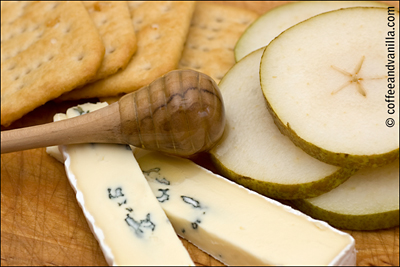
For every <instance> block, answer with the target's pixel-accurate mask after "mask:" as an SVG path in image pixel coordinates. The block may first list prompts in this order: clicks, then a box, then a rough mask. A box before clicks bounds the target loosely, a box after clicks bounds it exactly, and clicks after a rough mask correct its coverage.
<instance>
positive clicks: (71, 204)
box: [1, 1, 399, 266]
mask: <svg viewBox="0 0 400 267" xmlns="http://www.w3.org/2000/svg"><path fill="white" fill-rule="evenodd" d="M284 2H287V1H284ZM284 2H274V1H267V2H261V1H256V2H244V1H239V2H233V1H226V2H222V3H223V4H227V5H235V6H239V7H242V8H248V9H251V10H254V11H256V12H258V13H260V14H262V13H264V12H265V11H267V10H269V9H270V8H272V7H275V6H277V5H281V4H283V3H284ZM390 4H392V5H394V6H396V7H397V8H398V6H399V4H398V2H394V1H390ZM84 102H86V101H84ZM78 103H82V101H80V102H79V101H75V102H67V103H60V104H55V103H52V102H50V103H48V104H46V105H44V106H42V107H40V108H38V109H36V110H34V111H33V112H31V113H29V114H27V115H26V116H24V117H23V118H22V119H20V120H18V121H16V122H15V123H13V124H12V125H11V126H10V127H8V128H4V127H2V130H4V129H12V128H20V127H26V126H31V125H37V124H42V123H47V122H50V121H51V120H52V116H53V115H54V114H55V113H57V112H65V110H66V109H67V108H68V107H70V106H73V105H76V104H78ZM197 162H198V163H199V164H201V165H203V166H205V167H207V168H209V169H211V170H212V171H215V169H214V168H213V166H212V165H211V164H210V163H209V161H208V159H207V157H206V156H204V157H203V156H200V157H199V158H198V159H197ZM347 232H348V233H350V234H351V235H352V236H353V237H354V238H355V240H356V249H357V250H358V255H357V265H359V266H372V265H382V266H383V265H386V266H390V265H393V266H398V265H399V227H396V228H391V229H387V230H381V231H347ZM182 243H183V244H184V246H185V247H186V248H187V250H188V251H189V253H190V255H191V257H192V259H193V260H194V261H195V263H196V265H198V266H222V264H221V263H220V262H218V261H217V260H215V259H213V258H212V257H210V256H208V255H207V254H206V253H204V252H203V251H201V250H199V249H197V248H196V247H195V246H193V245H192V244H190V243H189V242H187V241H186V240H182ZM1 265H2V266H8V265H13V266H15V265H45V266H53V265H63V266H66V265H84V266H87V265H96V266H106V265H107V264H106V261H105V259H104V257H103V254H102V252H101V249H100V247H99V245H98V243H97V241H96V239H95V238H94V236H93V234H92V233H91V231H90V229H89V226H88V224H87V222H86V219H85V217H84V216H83V213H82V210H81V209H80V207H79V205H78V203H77V201H76V199H75V194H74V192H73V190H72V188H71V187H70V185H69V182H68V180H67V177H66V175H65V171H64V166H63V165H62V164H61V163H59V162H58V161H56V160H55V159H53V158H52V157H50V156H49V155H47V154H46V152H45V149H44V148H40V149H32V150H26V151H20V152H14V153H9V154H3V155H1Z"/></svg>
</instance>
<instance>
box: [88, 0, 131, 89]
mask: <svg viewBox="0 0 400 267" xmlns="http://www.w3.org/2000/svg"><path fill="white" fill-rule="evenodd" d="M82 3H83V5H84V6H85V7H86V9H87V11H88V12H89V15H90V17H91V18H92V20H93V22H94V24H95V25H96V27H97V30H98V31H99V33H100V36H101V38H102V40H103V44H104V47H105V54H104V58H103V62H102V64H101V66H100V69H99V70H98V71H97V74H96V76H95V77H94V78H93V79H92V80H91V81H90V82H94V81H97V80H100V79H103V78H105V77H107V76H110V75H112V74H114V73H116V72H117V71H118V70H120V69H124V68H125V67H126V65H127V64H128V62H129V61H130V60H131V58H132V56H133V54H134V53H135V52H136V48H137V46H136V34H135V29H134V28H133V24H132V22H131V14H130V12H129V7H128V4H127V2H125V1H111V2H110V1H84V2H82Z"/></svg>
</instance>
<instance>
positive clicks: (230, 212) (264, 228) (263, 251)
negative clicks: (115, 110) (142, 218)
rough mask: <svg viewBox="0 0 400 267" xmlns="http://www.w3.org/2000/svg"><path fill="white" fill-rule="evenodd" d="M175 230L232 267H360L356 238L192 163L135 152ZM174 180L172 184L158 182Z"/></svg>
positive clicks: (170, 182)
mask: <svg viewBox="0 0 400 267" xmlns="http://www.w3.org/2000/svg"><path fill="white" fill-rule="evenodd" d="M134 153H135V157H136V158H137V160H138V163H139V165H140V167H141V168H142V170H143V173H144V174H145V177H146V179H147V181H148V182H149V185H150V187H151V188H152V190H153V193H154V194H155V195H156V196H159V195H158V194H159V192H160V191H159V189H161V188H162V189H165V188H168V189H169V190H168V193H169V199H168V201H163V202H160V204H161V206H162V207H163V209H164V211H165V213H166V214H167V216H168V218H169V220H170V221H171V223H172V225H173V226H174V228H175V231H176V232H177V233H178V234H179V235H181V236H182V237H184V238H185V239H187V240H188V241H190V242H191V243H193V244H194V245H196V246H197V247H199V248H200V249H202V250H203V251H205V252H207V253H208V254H210V255H212V256H213V257H215V258H216V259H218V260H220V261H222V262H223V263H225V264H227V265H253V266H254V265H308V266H311V265H346V264H347V265H355V263H356V257H355V248H354V239H353V238H352V237H351V236H350V235H348V234H346V233H343V232H340V231H338V230H336V229H334V228H332V227H330V226H329V225H328V224H327V223H325V222H322V221H317V220H314V219H312V218H311V217H309V216H307V215H305V214H303V213H301V212H299V211H296V210H294V209H292V208H290V207H288V206H285V205H282V204H281V203H279V202H277V201H274V200H272V199H269V198H266V197H264V196H261V195H259V194H257V193H255V192H253V191H250V190H248V189H246V188H244V187H243V186H240V185H238V184H235V183H233V182H231V181H229V180H227V179H225V178H223V177H221V176H218V175H215V174H213V173H211V172H210V171H208V170H206V169H204V168H202V167H200V166H198V165H196V164H194V163H193V162H191V161H190V160H187V159H181V158H175V157H168V156H166V155H162V154H160V153H155V152H144V151H143V150H140V149H135V151H134ZM162 178H165V179H166V180H167V181H169V185H168V186H166V185H164V184H162V183H160V182H159V181H158V180H157V179H162Z"/></svg>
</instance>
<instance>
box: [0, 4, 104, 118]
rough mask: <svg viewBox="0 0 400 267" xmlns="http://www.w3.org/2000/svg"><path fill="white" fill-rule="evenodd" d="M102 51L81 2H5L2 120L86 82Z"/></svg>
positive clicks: (14, 116) (100, 58) (2, 56)
mask: <svg viewBox="0 0 400 267" xmlns="http://www.w3.org/2000/svg"><path fill="white" fill-rule="evenodd" d="M15 5H19V6H17V7H16V6H15ZM10 12H16V13H14V14H12V15H10ZM3 14H4V16H3ZM6 14H7V15H6ZM103 55H104V46H103V42H102V40H101V38H100V35H99V33H98V32H97V29H96V27H95V25H94V23H93V21H92V20H91V18H90V17H89V14H88V12H87V11H86V9H85V7H84V6H83V5H82V3H81V2H7V3H3V5H2V8H1V125H5V126H7V125H9V124H10V123H11V122H13V121H15V120H17V119H19V118H20V117H22V116H23V115H25V114H26V113H28V112H30V111H31V110H33V109H35V108H36V107H38V106H41V105H43V104H44V103H46V102H47V101H49V100H51V99H54V98H56V97H58V96H60V95H61V94H62V93H65V92H68V91H70V90H72V89H74V88H76V87H78V86H81V85H83V84H85V83H86V82H87V81H88V80H90V79H92V78H93V77H94V76H95V75H96V72H97V70H98V69H99V67H100V64H101V62H102V59H103Z"/></svg>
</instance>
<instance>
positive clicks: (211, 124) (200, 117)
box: [1, 70, 225, 157]
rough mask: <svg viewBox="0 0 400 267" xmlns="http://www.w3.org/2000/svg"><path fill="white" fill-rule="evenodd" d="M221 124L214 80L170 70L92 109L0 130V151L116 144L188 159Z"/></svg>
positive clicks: (211, 140) (220, 129) (217, 135)
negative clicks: (23, 126)
mask: <svg viewBox="0 0 400 267" xmlns="http://www.w3.org/2000/svg"><path fill="white" fill-rule="evenodd" d="M224 127H225V109H224V104H223V100H222V96H221V93H220V91H219V89H218V86H217V84H216V83H215V82H214V80H213V79H211V78H210V77H209V76H207V75H205V74H203V73H199V72H196V71H193V70H175V71H171V72H169V73H167V74H165V75H164V76H162V77H160V78H158V79H156V80H155V81H153V82H152V83H150V84H149V85H148V86H145V87H143V88H141V89H139V90H137V91H135V92H133V93H130V94H127V95H125V96H123V97H122V98H121V99H120V100H119V101H118V102H115V103H113V104H111V105H109V106H107V107H104V108H101V109H99V110H97V111H93V112H90V113H88V114H85V115H82V116H78V117H75V118H71V119H66V120H62V121H57V122H52V123H47V124H43V125H37V126H32V127H26V128H21V129H16V130H9V131H2V132H1V153H2V154H3V153H9V152H14V151H19V150H25V149H32V148H38V147H46V146H53V145H69V144H79V143H118V144H130V145H133V146H135V147H140V148H144V149H149V150H155V151H161V152H165V153H168V154H172V155H176V156H183V157H189V156H191V155H194V154H197V153H199V152H202V151H207V150H208V149H210V148H211V147H213V146H214V145H215V144H216V142H217V141H218V140H219V139H220V138H221V136H222V134H223V131H224Z"/></svg>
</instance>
